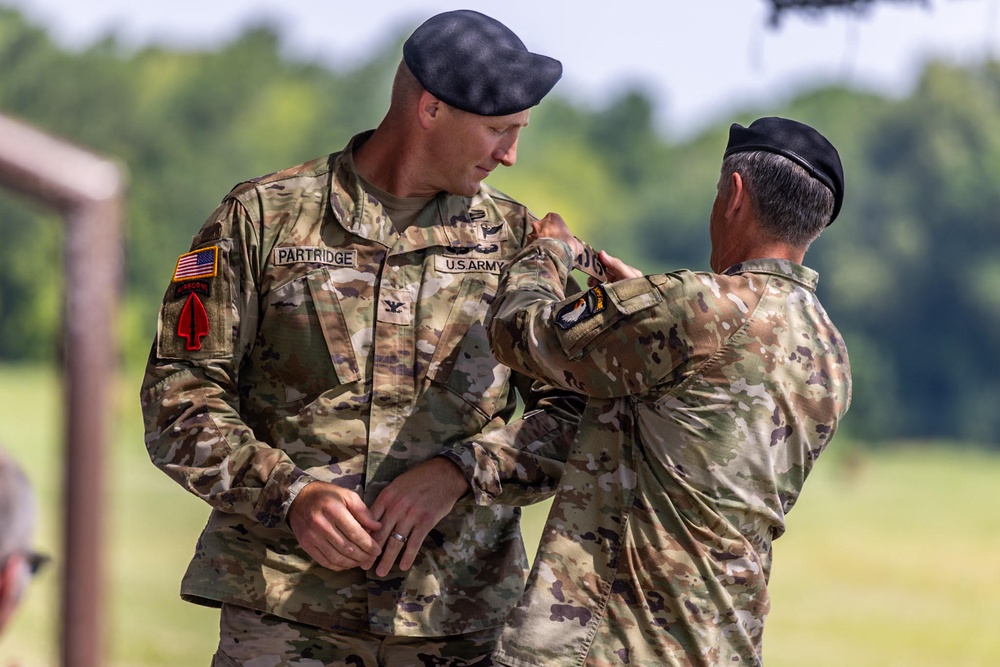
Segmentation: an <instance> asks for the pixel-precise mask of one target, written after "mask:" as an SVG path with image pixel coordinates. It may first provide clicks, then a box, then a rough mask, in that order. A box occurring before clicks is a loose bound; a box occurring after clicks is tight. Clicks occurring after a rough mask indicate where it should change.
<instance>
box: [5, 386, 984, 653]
mask: <svg viewBox="0 0 1000 667" xmlns="http://www.w3.org/2000/svg"><path fill="white" fill-rule="evenodd" d="M137 384H138V380H137V379H136V378H131V379H129V380H127V381H126V382H123V385H124V386H123V390H122V395H121V397H120V405H119V407H118V411H117V414H116V417H115V420H114V422H115V434H114V442H113V444H112V449H111V451H109V460H108V467H109V469H108V479H109V481H110V482H111V486H110V487H109V488H108V489H107V492H106V494H105V498H106V505H107V507H108V508H109V516H108V519H107V525H106V534H107V538H108V540H107V542H108V543H107V551H106V555H107V579H108V592H107V598H106V601H105V605H106V609H107V619H106V626H107V632H106V637H107V650H106V655H107V664H108V665H109V666H113V667H154V666H157V667H160V666H162V667H178V666H182V667H187V666H189V665H190V666H194V665H207V664H208V662H209V656H210V655H211V653H212V651H213V650H214V645H215V641H216V630H217V613H216V612H215V611H213V610H207V609H204V608H201V607H195V606H192V605H189V604H185V603H182V602H181V601H180V600H179V598H178V595H177V590H178V585H179V581H180V577H181V574H182V573H183V571H184V568H185V566H186V564H187V561H188V559H189V558H190V555H191V553H192V550H193V548H194V542H195V539H196V537H197V535H198V533H199V532H200V529H201V527H202V525H203V524H204V521H205V519H206V517H207V515H208V512H207V508H206V507H205V506H203V505H202V504H201V503H200V501H197V500H196V499H194V498H192V497H189V496H188V495H186V494H185V493H184V492H183V491H182V490H181V489H180V488H179V487H176V486H175V485H174V484H173V483H172V482H170V481H169V480H167V479H166V477H165V476H164V475H163V474H162V473H160V472H159V471H158V470H156V469H155V468H153V466H152V465H151V464H150V463H149V461H148V459H147V458H146V454H145V450H144V448H143V445H142V434H141V422H140V418H139V415H138V400H137V398H136V386H137ZM60 397H61V389H60V387H59V385H58V382H57V380H56V378H55V377H54V375H52V374H51V373H48V372H45V371H39V370H37V369H24V368H18V367H0V442H2V443H3V444H4V446H5V447H6V448H7V449H8V450H9V451H11V453H12V454H13V455H14V457H15V458H17V459H18V460H19V461H21V462H22V464H23V465H25V466H26V467H27V469H28V471H29V475H30V476H31V478H32V479H33V481H34V483H35V484H36V486H37V488H38V491H39V494H40V496H41V502H42V512H43V516H42V519H43V525H42V530H41V534H40V535H39V538H38V542H39V546H40V547H41V548H43V549H45V550H47V551H48V552H49V553H51V554H53V555H54V556H56V559H55V567H52V568H51V569H49V570H47V571H46V572H45V573H44V574H43V575H41V576H40V577H39V579H38V580H37V581H36V582H35V583H34V584H33V587H32V589H31V591H30V594H29V596H28V598H27V599H26V600H25V603H24V605H23V606H22V608H21V609H20V610H19V612H18V615H17V616H16V617H15V619H14V622H13V624H12V625H11V626H10V627H8V628H7V629H6V631H5V632H4V634H3V635H2V636H0V665H4V666H6V665H8V664H10V663H12V662H19V664H20V665H21V667H54V666H55V665H57V664H58V655H59V651H58V626H57V623H58V616H59V614H58V605H59V602H58V586H59V575H60V570H59V558H60V556H59V540H60V518H59V511H60V509H59V503H60V488H61V485H62V475H63V470H62V464H61V457H62V444H61V437H62V435H61V433H62V431H61V422H60V420H61V416H60V413H61V405H60ZM838 445H839V446H840V447H839V451H838ZM998 480H1000V455H995V454H994V455H989V454H986V453H982V452H977V451H970V450H961V449H946V448H944V447H930V446H922V447H909V448H893V449H892V450H887V451H880V452H878V453H866V452H863V451H860V450H857V449H853V448H850V447H849V445H848V443H846V441H842V442H840V443H835V445H834V448H833V449H832V450H831V451H830V452H829V453H828V454H826V455H825V457H824V459H823V460H822V461H821V463H820V465H819V467H818V469H817V471H816V472H815V474H814V475H813V477H812V478H810V480H809V483H808V484H807V486H806V491H805V493H804V494H803V498H802V500H801V501H800V503H799V506H798V507H797V508H796V509H795V511H794V512H793V513H792V514H791V516H790V519H789V525H788V533H787V535H785V536H784V537H783V538H781V539H780V540H778V541H777V542H776V544H775V564H774V571H773V574H772V582H771V583H772V593H773V607H774V608H773V611H772V614H771V616H770V618H769V619H768V624H767V631H766V633H765V651H764V654H765V664H766V665H768V667H802V666H807V667H826V666H830V667H832V666H834V665H836V666H837V667H843V666H845V665H849V666H850V667H904V666H905V667H924V666H926V667H932V666H933V667H939V666H941V665H948V666H949V667H980V666H981V667H987V666H994V665H1000V632H998V631H997V629H998V622H997V618H998V615H1000V511H998V505H1000V503H998V492H997V490H996V489H997V486H998ZM528 514H529V519H528V522H527V524H526V537H527V539H528V541H529V546H531V547H533V545H534V544H536V542H537V532H538V530H539V529H540V527H541V522H542V520H543V519H544V515H543V508H532V510H529V512H528Z"/></svg>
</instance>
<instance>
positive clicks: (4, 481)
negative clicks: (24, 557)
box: [0, 450, 37, 560]
mask: <svg viewBox="0 0 1000 667" xmlns="http://www.w3.org/2000/svg"><path fill="white" fill-rule="evenodd" d="M36 512H37V509H36V506H35V494H34V491H33V490H32V488H31V482H30V481H28V478H27V476H26V475H25V474H24V471H23V470H22V469H21V467H20V466H19V465H18V464H17V462H16V461H14V459H12V458H11V457H10V456H9V455H8V454H7V453H6V452H4V451H2V450H0V560H2V559H4V558H6V557H8V556H10V555H11V554H15V553H19V552H24V553H27V552H29V551H31V539H32V533H34V530H35V520H36Z"/></svg>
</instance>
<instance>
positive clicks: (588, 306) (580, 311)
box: [556, 286, 607, 329]
mask: <svg viewBox="0 0 1000 667" xmlns="http://www.w3.org/2000/svg"><path fill="white" fill-rule="evenodd" d="M606 301H607V296H606V295H605V293H604V288H603V287H601V286H597V287H595V288H593V289H591V290H590V291H589V292H587V293H586V294H584V295H583V296H581V297H580V298H579V299H577V300H576V301H573V302H572V303H570V304H569V305H566V306H563V307H562V309H561V310H560V311H559V312H558V313H556V325H557V326H558V327H559V328H560V329H569V328H571V327H573V326H576V325H577V324H579V323H580V322H583V321H584V320H589V319H590V318H591V317H593V316H594V315H596V314H598V313H599V312H601V311H602V310H604V308H605V302H606Z"/></svg>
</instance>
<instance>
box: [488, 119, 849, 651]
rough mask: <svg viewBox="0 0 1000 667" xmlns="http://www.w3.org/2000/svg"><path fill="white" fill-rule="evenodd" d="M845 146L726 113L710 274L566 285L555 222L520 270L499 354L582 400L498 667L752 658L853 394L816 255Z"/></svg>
mask: <svg viewBox="0 0 1000 667" xmlns="http://www.w3.org/2000/svg"><path fill="white" fill-rule="evenodd" d="M843 193H844V178H843V171H842V168H841V164H840V158H839V156H838V155H837V151H836V150H835V149H834V147H833V146H832V145H831V144H830V142H829V141H827V140H826V139H825V138H824V137H823V136H822V135H820V134H819V133H818V132H817V131H816V130H814V129H813V128H811V127H808V126H806V125H803V124H801V123H798V122H796V121H792V120H787V119H783V118H762V119H759V120H757V121H755V122H754V123H752V124H751V125H750V126H749V127H742V126H740V125H733V126H732V128H731V131H730V138H729V145H728V147H727V149H726V154H725V158H724V162H723V166H722V175H721V178H720V180H719V184H718V193H717V196H716V199H715V203H714V205H713V206H712V212H711V218H710V224H709V230H710V234H711V240H712V254H711V267H712V272H711V273H708V272H705V273H694V272H691V271H678V272H676V273H667V274H661V275H650V276H642V275H641V274H640V272H639V271H637V270H635V269H633V268H631V267H628V266H626V265H624V264H623V263H621V262H619V261H617V260H615V259H614V258H612V257H610V256H607V255H606V254H602V259H603V260H604V262H605V265H606V268H607V271H608V276H609V278H610V279H612V280H617V282H612V283H609V284H602V285H595V286H594V287H593V288H592V289H591V290H590V291H589V292H587V293H586V294H585V295H584V296H582V297H572V298H570V299H565V298H564V293H563V290H562V285H563V284H564V282H565V279H566V274H567V272H568V271H569V269H570V262H571V259H572V257H573V256H575V254H576V253H577V252H579V251H580V248H579V247H578V243H579V242H578V241H576V239H574V238H573V235H572V234H571V233H570V232H569V230H568V229H567V228H566V225H565V223H564V222H563V221H562V219H561V218H559V217H558V216H556V215H554V214H550V215H549V216H547V217H546V218H544V219H543V220H541V221H539V222H538V223H536V230H537V235H538V236H539V237H540V238H539V239H538V240H537V241H535V242H533V243H531V244H530V245H529V246H528V247H527V248H526V249H525V250H524V251H523V252H522V253H521V254H520V255H519V256H518V257H517V258H516V259H515V260H514V262H512V263H511V265H510V266H509V267H508V269H507V273H506V274H505V277H504V278H503V281H502V283H501V291H500V294H499V295H498V298H497V300H496V301H494V302H493V305H492V307H491V315H492V316H493V319H492V321H491V324H490V329H489V330H490V336H491V343H492V347H493V350H494V353H495V354H496V355H497V358H498V359H500V360H501V361H503V362H504V363H506V364H508V365H509V366H511V367H512V368H514V369H517V370H520V371H522V372H524V373H527V374H530V375H533V376H535V377H536V378H540V379H545V380H548V381H551V382H553V383H555V384H558V385H561V386H563V387H565V388H567V389H572V390H574V391H577V392H580V393H581V394H584V395H586V396H588V397H590V398H589V402H588V404H587V411H586V412H585V413H584V416H583V419H582V421H581V425H580V431H579V433H578V436H577V438H576V442H575V444H574V447H573V450H572V451H571V452H570V455H569V459H568V460H567V462H566V472H565V474H564V475H563V478H562V480H561V483H560V486H559V489H558V491H557V494H556V498H555V500H554V503H553V506H552V510H551V512H550V514H549V518H548V522H547V524H546V526H545V530H544V533H543V537H542V543H541V546H540V548H539V555H538V557H537V559H536V561H535V566H534V569H533V570H532V572H531V575H530V577H529V583H528V589H527V591H526V593H525V596H524V598H523V600H522V601H521V603H520V604H519V605H518V607H517V608H516V609H515V610H514V612H513V613H512V614H511V616H510V618H509V619H508V623H507V627H506V628H505V630H504V632H503V633H502V635H501V639H500V643H499V646H498V650H497V652H496V654H495V657H496V659H497V661H498V662H500V663H501V664H504V665H515V666H517V667H525V666H527V665H544V666H545V667H552V666H558V665H574V666H577V665H593V666H595V667H596V666H598V665H601V666H606V665H759V664H760V662H761V641H762V636H763V629H764V619H765V617H766V616H767V613H768V611H769V609H770V599H769V597H768V589H767V582H768V577H769V575H770V572H771V543H772V541H773V540H774V539H776V538H777V537H779V536H780V535H781V534H782V533H783V532H784V530H785V516H786V515H787V514H788V512H789V511H790V510H791V508H792V507H793V506H794V505H795V502H796V501H797V499H798V497H799V493H800V491H801V489H802V485H803V483H804V482H805V479H806V477H807V475H808V474H809V472H810V470H812V467H813V464H814V463H815V462H816V459H817V457H818V456H819V455H820V453H822V451H823V450H824V449H825V448H826V447H827V445H828V444H829V443H830V440H831V438H832V437H833V434H834V432H835V431H836V430H837V425H838V423H839V422H840V420H841V418H842V417H843V416H844V413H845V412H846V411H847V407H848V404H849V403H850V398H851V377H850V366H849V364H848V358H847V349H846V348H845V346H844V341H843V340H842V339H841V336H840V334H839V333H838V332H837V329H836V327H834V325H833V322H831V321H830V318H829V317H828V316H827V314H826V312H825V311H824V310H823V307H822V306H821V305H820V303H819V300H818V299H817V298H816V294H815V289H816V281H817V275H816V273H815V272H814V271H812V270H810V269H808V268H806V267H805V266H803V265H802V261H803V257H804V255H805V252H806V248H807V247H808V246H809V244H810V243H811V242H812V241H813V240H814V239H815V238H816V237H817V236H818V235H819V234H820V232H821V231H822V230H823V229H824V228H825V227H826V226H827V225H829V224H830V223H831V222H832V221H833V220H834V218H836V217H837V213H838V212H839V211H840V207H841V203H842V201H843Z"/></svg>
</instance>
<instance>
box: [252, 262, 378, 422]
mask: <svg viewBox="0 0 1000 667" xmlns="http://www.w3.org/2000/svg"><path fill="white" fill-rule="evenodd" d="M254 357H255V360H256V363H255V365H256V366H257V368H258V369H259V372H260V375H259V377H258V378H257V381H256V389H255V391H257V392H260V391H261V390H262V389H263V387H264V385H266V384H267V383H268V382H270V384H271V385H272V387H273V389H272V391H271V393H272V394H273V395H274V397H275V400H277V401H278V402H291V401H297V400H300V399H301V398H303V397H307V396H315V395H316V394H319V393H322V392H324V391H327V390H329V389H331V388H333V387H335V386H337V385H338V384H347V383H351V382H356V381H357V380H359V379H360V377H361V374H360V372H359V368H358V363H357V359H356V357H355V354H354V347H353V345H352V343H351V337H350V333H349V331H348V328H347V323H346V321H345V319H344V314H343V311H342V309H341V305H340V300H339V298H338V295H337V292H336V290H335V289H334V287H333V284H332V282H331V279H330V275H329V272H328V271H326V270H317V271H313V272H311V273H308V274H306V275H304V276H300V277H298V278H295V279H294V280H292V281H290V282H287V283H285V284H284V285H282V286H281V287H278V288H276V289H274V290H273V291H271V292H270V294H268V295H267V298H266V300H265V303H264V307H263V310H262V312H261V318H260V328H259V330H258V333H257V342H256V344H255V346H254Z"/></svg>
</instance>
